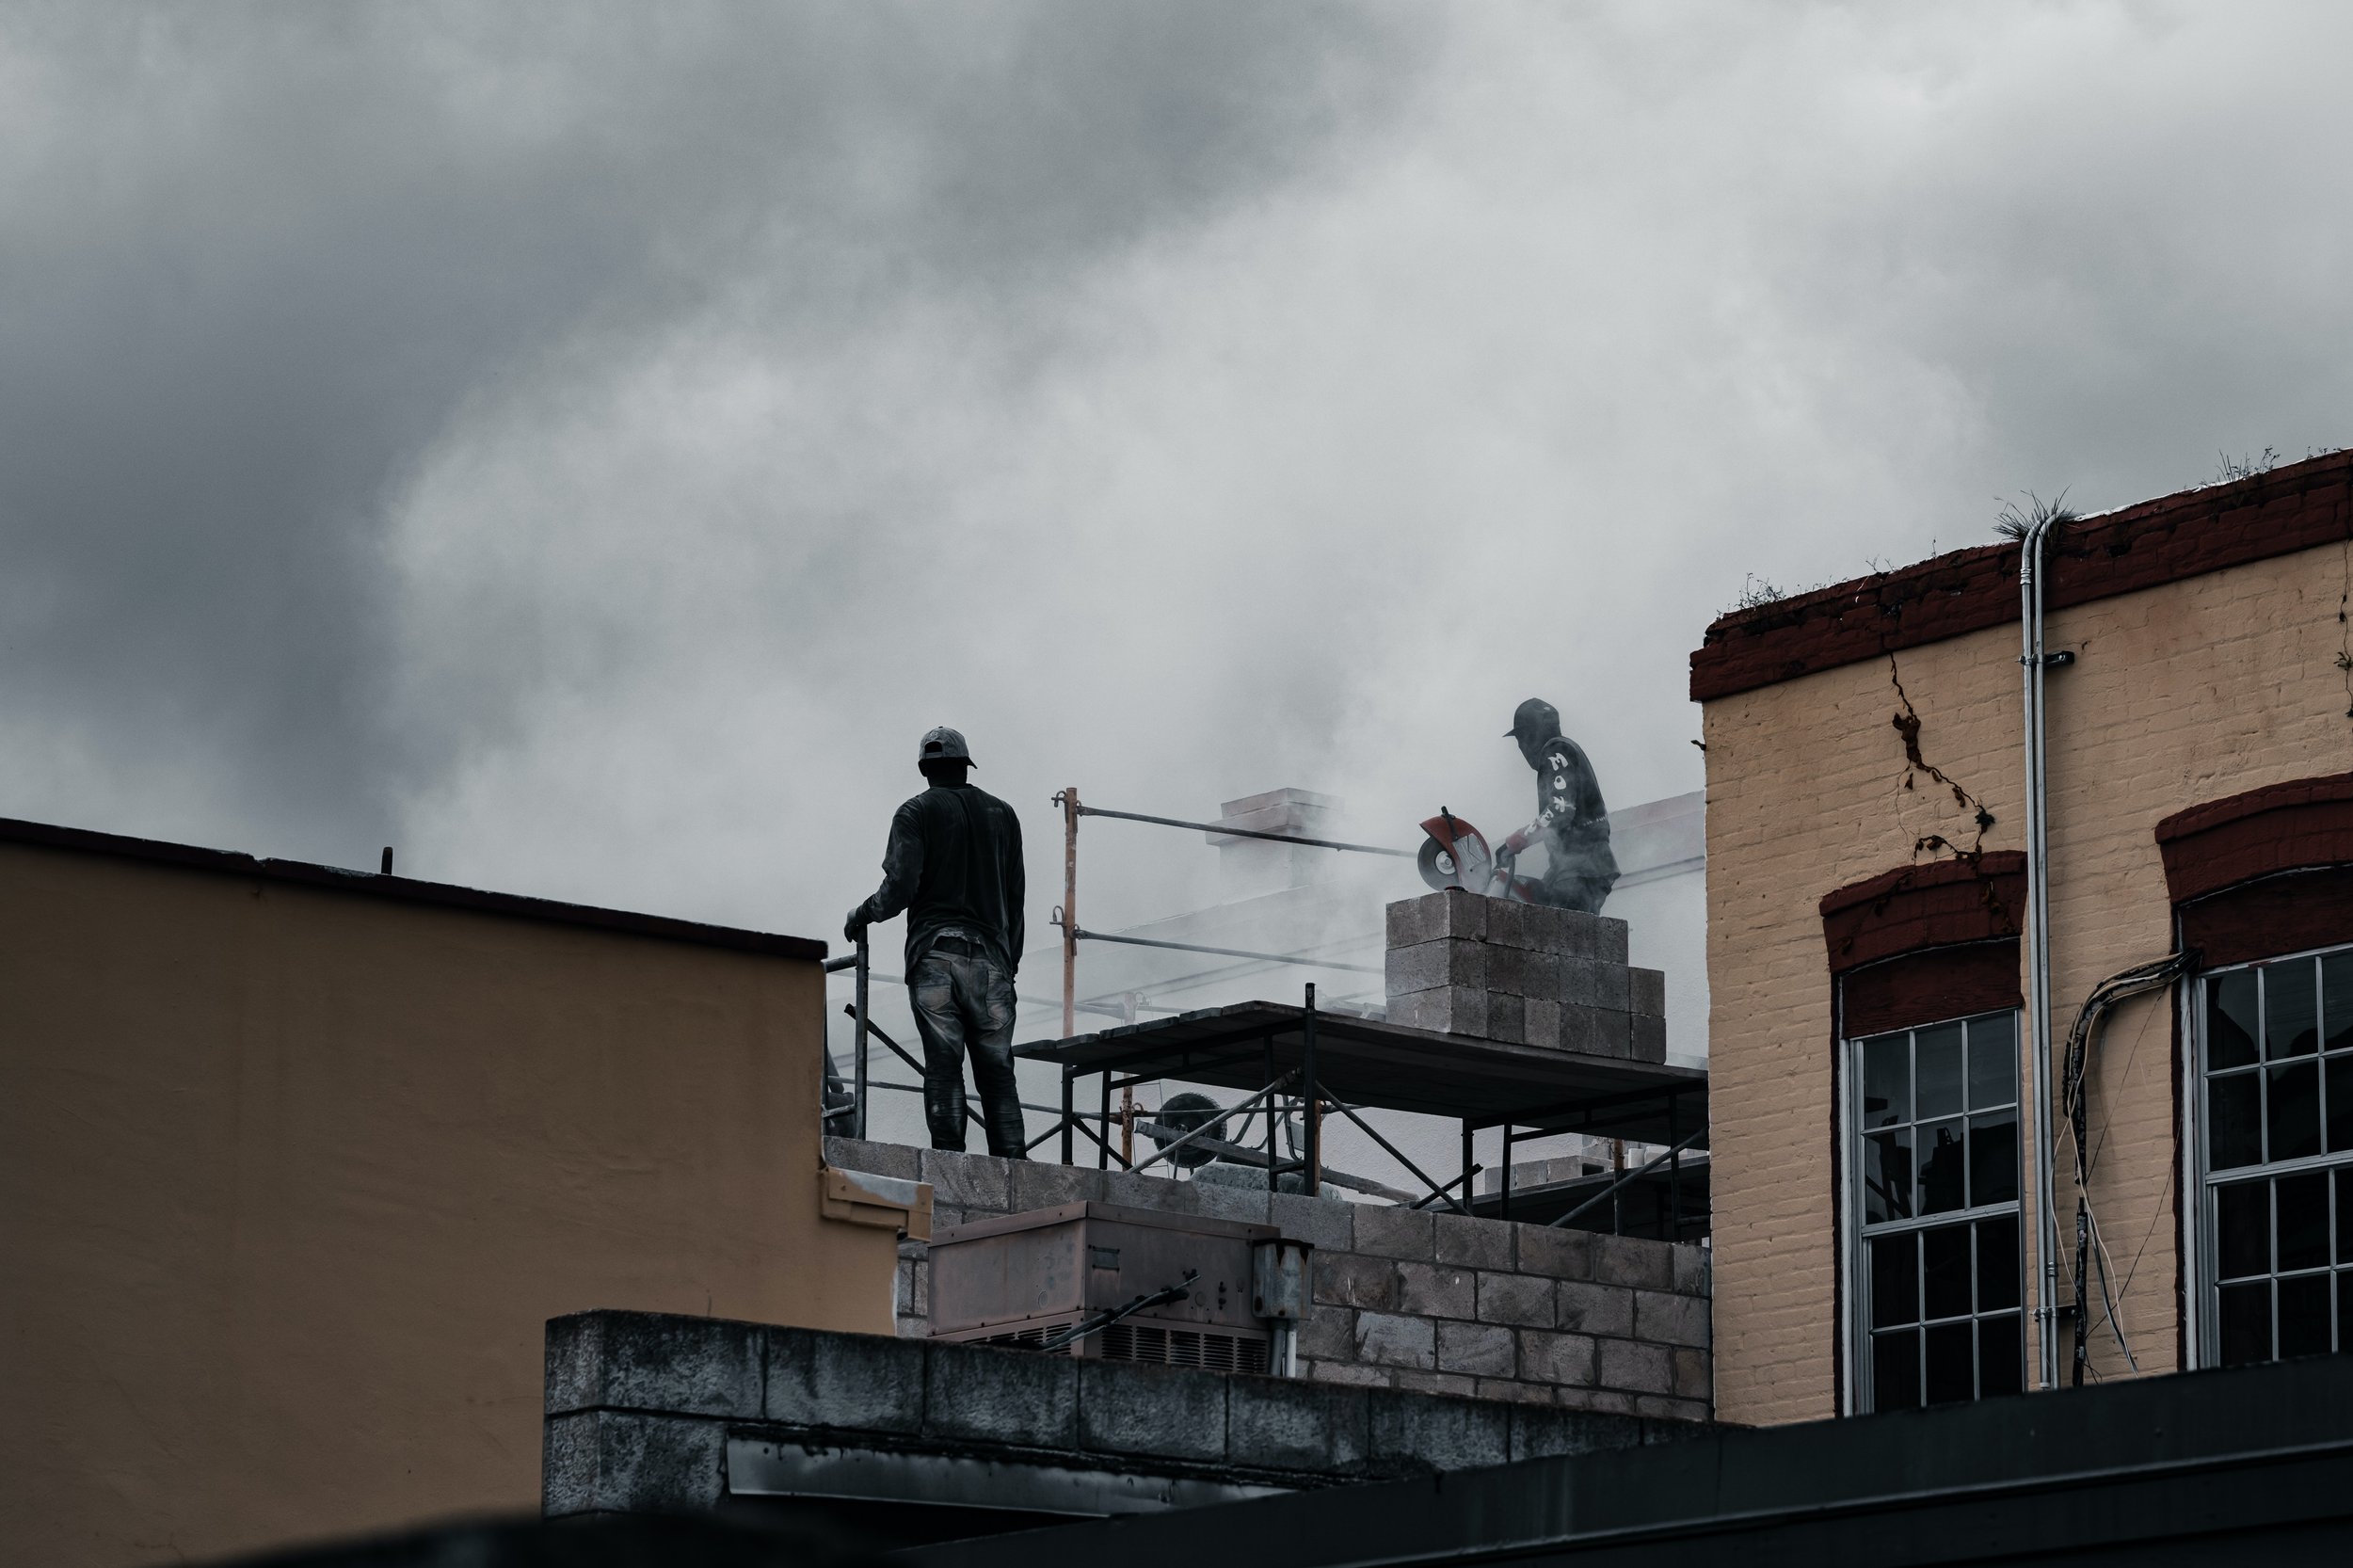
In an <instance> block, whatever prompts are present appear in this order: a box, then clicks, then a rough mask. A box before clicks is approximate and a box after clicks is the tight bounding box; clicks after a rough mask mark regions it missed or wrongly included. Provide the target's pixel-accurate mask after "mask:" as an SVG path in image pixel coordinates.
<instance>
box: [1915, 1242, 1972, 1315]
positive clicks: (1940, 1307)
mask: <svg viewBox="0 0 2353 1568" xmlns="http://www.w3.org/2000/svg"><path fill="white" fill-rule="evenodd" d="M1920 1263H1921V1270H1920V1272H1921V1287H1920V1296H1921V1312H1920V1316H1921V1317H1923V1318H1966V1317H1967V1316H1969V1272H1970V1271H1969V1227H1968V1226H1967V1225H1945V1226H1944V1227H1943V1228H1941V1229H1938V1230H1926V1231H1922V1232H1921V1233H1920Z"/></svg>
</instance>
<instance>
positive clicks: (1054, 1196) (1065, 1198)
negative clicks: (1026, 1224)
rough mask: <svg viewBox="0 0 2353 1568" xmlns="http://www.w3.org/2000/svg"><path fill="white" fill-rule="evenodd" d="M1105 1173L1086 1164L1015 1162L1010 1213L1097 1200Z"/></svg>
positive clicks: (1036, 1161)
mask: <svg viewBox="0 0 2353 1568" xmlns="http://www.w3.org/2000/svg"><path fill="white" fill-rule="evenodd" d="M1103 1176H1104V1173H1103V1172H1101V1171H1098V1170H1095V1169H1094V1168H1092V1167H1090V1166H1085V1165H1056V1164H1052V1163H1049V1162H1048V1161H1047V1160H1015V1161H1013V1173H1012V1182H1011V1194H1010V1201H1011V1203H1012V1208H1011V1210H1010V1212H1012V1213H1015V1214H1027V1213H1030V1212H1032V1211H1033V1210H1035V1209H1040V1208H1061V1207H1062V1206H1063V1205H1064V1204H1066V1203H1098V1202H1101V1201H1102V1197H1103Z"/></svg>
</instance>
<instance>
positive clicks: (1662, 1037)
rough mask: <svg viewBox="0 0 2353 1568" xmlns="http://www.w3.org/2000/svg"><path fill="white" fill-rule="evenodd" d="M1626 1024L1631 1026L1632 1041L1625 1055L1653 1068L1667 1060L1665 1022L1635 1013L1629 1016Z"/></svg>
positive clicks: (1662, 1019) (1661, 1019) (1664, 1020)
mask: <svg viewBox="0 0 2353 1568" xmlns="http://www.w3.org/2000/svg"><path fill="white" fill-rule="evenodd" d="M1628 1022H1629V1023H1630V1024H1631V1026H1632V1040H1631V1043H1630V1046H1629V1048H1628V1049H1627V1051H1626V1054H1627V1055H1628V1056H1630V1057H1632V1058H1633V1059H1634V1060H1635V1061H1637V1062H1647V1063H1649V1064H1651V1065H1653V1066H1657V1065H1658V1064H1661V1063H1663V1062H1665V1061H1666V1060H1667V1020H1666V1019H1664V1018H1653V1017H1647V1016H1643V1015H1642V1014H1640V1013H1636V1014H1634V1015H1632V1016H1631V1017H1630V1018H1629V1020H1628Z"/></svg>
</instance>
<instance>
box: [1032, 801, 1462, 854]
mask: <svg viewBox="0 0 2353 1568" xmlns="http://www.w3.org/2000/svg"><path fill="white" fill-rule="evenodd" d="M1070 798H1071V800H1072V801H1073V802H1074V803H1075V802H1076V801H1077V800H1078V798H1079V796H1078V792H1077V791H1075V790H1074V791H1072V792H1070ZM1078 812H1079V815H1080V816H1082V817H1116V818H1118V819H1119V820H1120V821H1121V822H1148V823H1153V824H1157V825H1159V826H1161V827H1190V828H1193V830H1195V831H1196V832H1201V833H1215V834H1219V835H1221V836H1222V837H1225V838H1228V839H1269V840H1273V841H1274V842H1275V843H1278V844H1305V845H1306V846H1307V847H1308V848H1309V849H1345V850H1353V851H1354V852H1355V853H1356V854H1358V855H1393V856H1397V857H1398V858H1399V859H1401V860H1411V859H1412V858H1413V857H1414V856H1416V855H1417V853H1419V852H1418V851H1416V850H1410V849H1391V848H1389V847H1388V846H1387V845H1385V844H1349V843H1342V842H1341V841H1340V840H1337V839H1302V838H1299V837H1296V836H1295V835H1293V834H1289V833H1265V832H1261V831H1259V830H1258V829H1257V828H1255V827H1225V826H1222V825H1220V824H1217V823H1213V822H1180V821H1178V820H1177V818H1175V817H1147V816H1144V814H1143V813H1142V812H1139V811H1106V810H1104V809H1103V808H1101V807H1099V806H1081V807H1079V808H1078Z"/></svg>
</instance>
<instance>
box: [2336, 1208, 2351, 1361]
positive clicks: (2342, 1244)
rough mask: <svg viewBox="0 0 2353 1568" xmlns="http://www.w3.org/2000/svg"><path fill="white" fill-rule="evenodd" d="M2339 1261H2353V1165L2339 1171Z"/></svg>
mask: <svg viewBox="0 0 2353 1568" xmlns="http://www.w3.org/2000/svg"><path fill="white" fill-rule="evenodd" d="M2337 1261H2338V1262H2340V1263H2353V1166H2347V1167H2345V1169H2343V1170H2340V1171H2339V1172H2338V1173H2337ZM2345 1349H2346V1350H2348V1351H2353V1345H2347V1346H2346V1347H2345Z"/></svg>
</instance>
